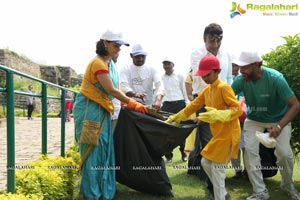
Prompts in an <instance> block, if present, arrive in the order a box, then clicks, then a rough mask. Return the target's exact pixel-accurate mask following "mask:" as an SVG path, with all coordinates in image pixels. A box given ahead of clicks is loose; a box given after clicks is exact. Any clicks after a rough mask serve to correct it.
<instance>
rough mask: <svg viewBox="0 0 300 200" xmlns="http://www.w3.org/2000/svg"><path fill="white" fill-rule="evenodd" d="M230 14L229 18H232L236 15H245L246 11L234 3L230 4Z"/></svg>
mask: <svg viewBox="0 0 300 200" xmlns="http://www.w3.org/2000/svg"><path fill="white" fill-rule="evenodd" d="M230 12H231V14H230V18H234V17H235V16H237V15H241V14H245V13H246V10H244V9H243V8H241V6H240V4H238V5H237V3H236V2H232V8H231V10H230Z"/></svg>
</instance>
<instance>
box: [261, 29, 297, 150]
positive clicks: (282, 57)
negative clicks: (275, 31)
mask: <svg viewBox="0 0 300 200" xmlns="http://www.w3.org/2000/svg"><path fill="white" fill-rule="evenodd" d="M282 38H283V39H284V40H285V42H286V43H285V44H283V45H280V46H278V47H276V49H275V50H272V51H271V52H270V53H267V54H265V55H263V56H262V58H263V59H264V61H265V62H266V63H265V64H266V65H267V66H268V67H270V68H273V69H276V70H278V71H279V72H281V73H282V74H283V75H284V77H285V78H286V80H287V82H288V84H289V85H290V87H291V88H292V90H293V91H294V93H295V95H296V96H297V98H298V99H300V81H299V80H300V73H299V71H300V37H299V34H296V35H294V36H283V37H282ZM292 127H293V130H292V138H291V145H292V149H293V151H294V153H295V154H298V153H300V116H299V114H298V115H297V116H296V117H295V119H294V120H293V121H292Z"/></svg>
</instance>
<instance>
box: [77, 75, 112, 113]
mask: <svg viewBox="0 0 300 200" xmlns="http://www.w3.org/2000/svg"><path fill="white" fill-rule="evenodd" d="M80 93H81V94H82V95H84V96H85V97H87V98H89V99H90V100H92V101H94V102H96V103H98V104H99V105H100V106H101V107H102V108H104V109H105V110H106V111H108V112H110V113H113V112H114V105H113V103H112V101H111V99H110V98H109V97H108V96H107V94H105V93H104V92H103V91H102V90H100V89H99V88H97V87H96V86H94V85H93V84H91V83H90V82H89V81H87V80H86V79H83V80H82V84H81V87H80Z"/></svg>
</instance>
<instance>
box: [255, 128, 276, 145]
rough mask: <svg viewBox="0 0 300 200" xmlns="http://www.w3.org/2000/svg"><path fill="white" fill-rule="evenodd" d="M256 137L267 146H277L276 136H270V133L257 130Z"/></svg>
mask: <svg viewBox="0 0 300 200" xmlns="http://www.w3.org/2000/svg"><path fill="white" fill-rule="evenodd" d="M255 137H256V139H257V141H259V142H260V143H262V144H263V145H264V146H265V147H267V148H274V147H275V146H276V140H275V138H273V137H270V133H262V132H259V131H256V134H255Z"/></svg>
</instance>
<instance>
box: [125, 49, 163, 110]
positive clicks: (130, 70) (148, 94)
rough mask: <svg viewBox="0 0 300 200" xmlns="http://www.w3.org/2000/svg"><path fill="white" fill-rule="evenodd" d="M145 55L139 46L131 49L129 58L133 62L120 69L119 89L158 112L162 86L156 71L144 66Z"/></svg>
mask: <svg viewBox="0 0 300 200" xmlns="http://www.w3.org/2000/svg"><path fill="white" fill-rule="evenodd" d="M147 55H148V54H147V52H146V51H145V50H144V49H143V47H142V46H141V45H140V44H137V45H134V46H133V47H132V52H131V53H130V56H131V58H132V61H133V62H132V63H130V64H129V65H127V66H125V67H123V68H122V69H121V71H120V87H121V90H122V91H123V92H124V93H125V94H126V95H127V96H128V97H133V98H135V99H136V100H137V101H139V102H141V103H144V104H146V105H147V106H152V107H153V108H155V109H157V110H159V109H160V107H161V103H162V98H163V96H164V93H165V91H164V86H163V83H162V80H161V76H160V75H159V73H158V71H157V70H156V69H155V68H154V67H152V66H149V65H147V64H145V62H146V56H147ZM153 87H154V88H153Z"/></svg>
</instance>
